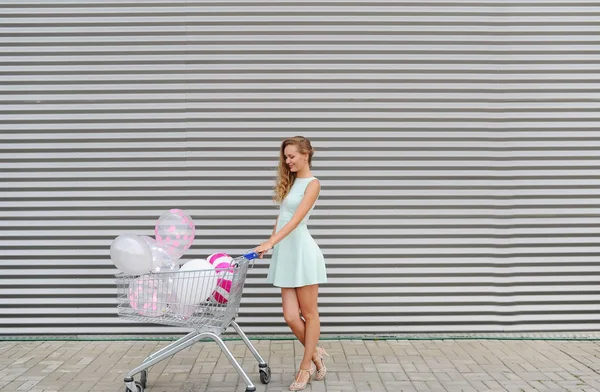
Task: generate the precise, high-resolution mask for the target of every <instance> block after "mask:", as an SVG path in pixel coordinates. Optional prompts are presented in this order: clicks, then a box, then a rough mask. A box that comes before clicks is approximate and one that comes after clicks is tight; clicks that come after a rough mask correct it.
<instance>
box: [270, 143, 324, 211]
mask: <svg viewBox="0 0 600 392" xmlns="http://www.w3.org/2000/svg"><path fill="white" fill-rule="evenodd" d="M287 146H296V148H297V149H298V152H300V153H301V154H308V167H312V156H313V154H314V153H315V149H314V148H313V147H312V145H311V144H310V141H309V140H308V139H307V138H305V137H304V136H294V137H290V138H288V139H285V140H284V141H283V142H282V143H281V148H280V149H279V165H278V166H277V179H276V181H275V187H274V188H273V189H274V191H275V194H274V195H273V201H274V202H275V203H278V204H279V203H281V202H282V201H283V199H285V197H286V196H287V194H288V193H289V192H290V189H292V185H294V181H295V180H296V174H295V173H293V172H292V171H291V170H290V168H289V167H288V165H287V164H286V163H285V148H286V147H287Z"/></svg>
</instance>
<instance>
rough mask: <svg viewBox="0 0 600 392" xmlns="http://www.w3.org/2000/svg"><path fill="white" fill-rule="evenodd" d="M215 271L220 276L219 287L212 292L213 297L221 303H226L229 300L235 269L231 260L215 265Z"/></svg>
mask: <svg viewBox="0 0 600 392" xmlns="http://www.w3.org/2000/svg"><path fill="white" fill-rule="evenodd" d="M231 260H233V259H231ZM215 271H216V272H217V276H218V277H219V278H218V279H217V287H216V288H215V291H213V292H212V294H211V297H212V299H213V300H214V301H216V302H217V303H219V304H226V303H227V302H228V301H229V293H230V292H231V285H232V283H233V273H234V269H233V268H232V267H231V265H230V261H229V262H228V261H225V262H221V263H220V264H218V265H217V266H215Z"/></svg>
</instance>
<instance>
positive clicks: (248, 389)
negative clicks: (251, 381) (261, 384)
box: [246, 387, 256, 392]
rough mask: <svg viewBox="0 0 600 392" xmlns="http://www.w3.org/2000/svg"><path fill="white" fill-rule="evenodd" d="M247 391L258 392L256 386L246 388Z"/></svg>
mask: <svg viewBox="0 0 600 392" xmlns="http://www.w3.org/2000/svg"><path fill="white" fill-rule="evenodd" d="M246 392H256V387H252V388H250V387H248V388H246Z"/></svg>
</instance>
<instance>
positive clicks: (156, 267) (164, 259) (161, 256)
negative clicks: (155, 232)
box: [142, 236, 179, 272]
mask: <svg viewBox="0 0 600 392" xmlns="http://www.w3.org/2000/svg"><path fill="white" fill-rule="evenodd" d="M142 239H143V240H144V241H146V243H147V244H148V246H149V247H150V251H151V252H152V272H175V271H177V270H178V269H179V264H178V263H177V262H176V261H174V260H173V259H172V258H171V256H169V253H168V252H167V251H166V250H165V248H163V247H162V246H160V245H159V244H158V242H157V241H156V240H155V239H154V238H150V237H148V236H142Z"/></svg>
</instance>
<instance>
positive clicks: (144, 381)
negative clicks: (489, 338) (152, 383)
mask: <svg viewBox="0 0 600 392" xmlns="http://www.w3.org/2000/svg"><path fill="white" fill-rule="evenodd" d="M147 381H148V371H147V370H142V374H141V376H140V384H142V388H146V387H147V386H148V385H147Z"/></svg>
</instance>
